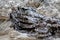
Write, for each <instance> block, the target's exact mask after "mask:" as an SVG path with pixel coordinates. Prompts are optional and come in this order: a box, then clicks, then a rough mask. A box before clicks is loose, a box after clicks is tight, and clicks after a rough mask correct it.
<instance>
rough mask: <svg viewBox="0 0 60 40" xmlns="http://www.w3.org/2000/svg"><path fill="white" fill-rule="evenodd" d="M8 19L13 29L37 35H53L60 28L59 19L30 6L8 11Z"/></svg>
mask: <svg viewBox="0 0 60 40" xmlns="http://www.w3.org/2000/svg"><path fill="white" fill-rule="evenodd" d="M10 19H11V21H12V23H13V24H12V25H13V28H14V29H15V30H17V31H22V30H23V31H26V32H28V33H30V32H31V33H34V32H35V33H37V35H36V36H37V37H49V36H53V35H55V33H57V30H58V29H60V25H59V24H60V23H59V19H56V18H51V17H47V16H45V15H41V14H39V13H37V12H36V11H35V10H34V9H32V8H21V7H17V9H15V10H14V11H13V10H12V12H11V13H10Z"/></svg>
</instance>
